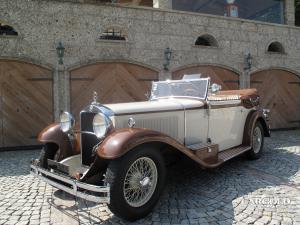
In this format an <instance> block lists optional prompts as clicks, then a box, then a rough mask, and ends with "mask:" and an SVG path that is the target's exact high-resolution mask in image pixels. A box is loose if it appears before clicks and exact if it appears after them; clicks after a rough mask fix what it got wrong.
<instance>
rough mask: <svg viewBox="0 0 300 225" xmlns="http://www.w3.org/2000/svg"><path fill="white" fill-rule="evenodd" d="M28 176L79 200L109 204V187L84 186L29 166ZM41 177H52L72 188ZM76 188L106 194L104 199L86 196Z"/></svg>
mask: <svg viewBox="0 0 300 225" xmlns="http://www.w3.org/2000/svg"><path fill="white" fill-rule="evenodd" d="M30 174H32V175H33V176H35V177H37V178H39V179H41V180H43V181H45V182H46V183H48V184H50V185H51V186H53V187H56V188H58V189H60V190H63V191H65V192H67V193H69V194H71V195H74V196H77V197H79V198H82V199H85V200H88V201H91V202H96V203H107V204H109V202H110V194H109V193H110V188H109V186H96V185H91V184H85V183H82V182H80V181H77V180H74V179H71V178H68V177H66V176H64V175H58V174H55V173H52V172H49V171H47V170H45V169H42V168H40V167H37V166H35V165H30ZM43 175H46V176H49V177H52V178H54V179H57V180H60V181H63V182H65V183H67V184H70V185H72V187H73V188H69V187H66V186H64V185H63V184H60V183H57V182H55V181H53V180H50V179H48V178H47V177H44V176H43ZM78 188H81V189H84V191H93V192H97V193H106V195H107V196H106V197H99V196H96V195H92V194H86V193H83V192H82V191H81V190H78Z"/></svg>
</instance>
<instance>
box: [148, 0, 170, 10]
mask: <svg viewBox="0 0 300 225" xmlns="http://www.w3.org/2000/svg"><path fill="white" fill-rule="evenodd" d="M153 7H154V8H160V9H172V0H153Z"/></svg>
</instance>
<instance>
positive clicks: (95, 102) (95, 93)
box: [92, 91, 99, 105]
mask: <svg viewBox="0 0 300 225" xmlns="http://www.w3.org/2000/svg"><path fill="white" fill-rule="evenodd" d="M98 103H99V102H98V93H97V92H96V91H94V93H93V101H92V105H97V104H98Z"/></svg>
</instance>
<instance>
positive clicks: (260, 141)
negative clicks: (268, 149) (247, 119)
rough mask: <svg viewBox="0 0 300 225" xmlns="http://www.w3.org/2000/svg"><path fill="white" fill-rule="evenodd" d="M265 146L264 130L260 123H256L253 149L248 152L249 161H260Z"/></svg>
mask: <svg viewBox="0 0 300 225" xmlns="http://www.w3.org/2000/svg"><path fill="white" fill-rule="evenodd" d="M263 145H264V130H263V127H262V125H261V123H260V122H256V124H255V126H254V129H253V132H252V148H251V150H250V151H249V152H248V158H249V159H258V158H259V157H260V156H261V153H262V149H263Z"/></svg>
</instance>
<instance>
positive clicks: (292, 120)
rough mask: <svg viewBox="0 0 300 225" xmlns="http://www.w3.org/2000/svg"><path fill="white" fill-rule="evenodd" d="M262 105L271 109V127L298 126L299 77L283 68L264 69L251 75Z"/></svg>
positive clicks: (299, 114) (299, 123) (299, 111)
mask: <svg viewBox="0 0 300 225" xmlns="http://www.w3.org/2000/svg"><path fill="white" fill-rule="evenodd" d="M251 87H254V88H257V89H258V91H259V94H260V96H261V101H262V105H263V106H264V107H265V108H268V109H270V110H271V128H272V129H279V128H294V127H300V100H299V99H300V78H299V77H298V76H297V75H295V74H293V73H290V72H287V71H283V70H265V71H261V72H257V73H254V74H252V75H251Z"/></svg>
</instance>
